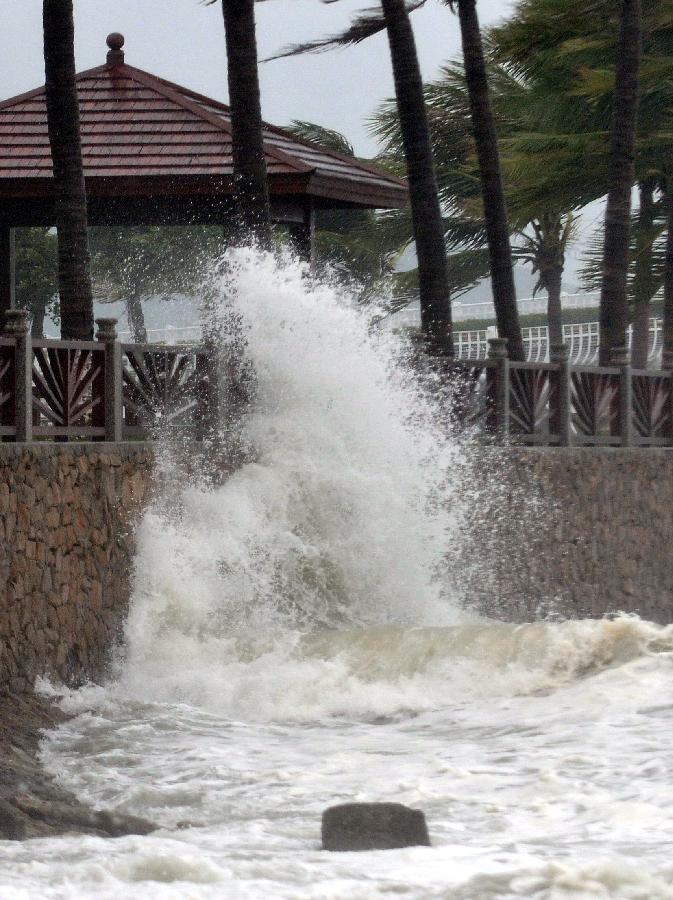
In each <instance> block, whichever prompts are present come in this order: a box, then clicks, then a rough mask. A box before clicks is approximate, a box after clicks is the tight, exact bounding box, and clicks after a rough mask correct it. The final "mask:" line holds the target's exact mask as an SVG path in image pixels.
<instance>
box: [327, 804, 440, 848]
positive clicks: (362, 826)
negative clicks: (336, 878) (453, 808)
mask: <svg viewBox="0 0 673 900" xmlns="http://www.w3.org/2000/svg"><path fill="white" fill-rule="evenodd" d="M322 846H323V850H392V849H395V848H399V847H415V846H424V847H429V846H430V837H429V835H428V828H427V825H426V822H425V816H424V815H423V813H422V812H421V811H420V809H410V808H409V807H408V806H403V805H402V804H401V803H343V804H340V805H339V806H331V807H330V808H329V809H326V810H325V812H324V813H323V814H322Z"/></svg>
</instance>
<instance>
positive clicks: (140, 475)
mask: <svg viewBox="0 0 673 900" xmlns="http://www.w3.org/2000/svg"><path fill="white" fill-rule="evenodd" d="M151 471H152V451H151V448H150V447H149V445H147V444H114V445H113V444H104V443H96V444H88V443H87V444H85V443H81V444H75V443H73V444H54V443H47V442H34V443H32V444H0V590H1V594H0V597H1V598H2V600H1V602H0V692H2V691H4V692H6V691H10V692H12V693H19V692H21V691H23V690H26V689H27V688H28V687H29V686H30V685H31V684H32V682H33V681H34V678H35V676H37V675H53V676H55V677H56V678H58V679H61V680H63V681H64V682H67V683H70V684H76V683H78V682H80V681H82V680H84V679H88V678H93V679H95V678H98V677H100V676H101V674H102V673H103V671H104V669H105V666H106V664H107V662H108V660H109V657H110V651H111V648H112V647H113V645H114V643H115V640H116V638H117V636H118V634H119V628H120V624H121V622H122V620H123V617H124V615H125V612H126V609H127V604H128V595H129V576H130V572H131V568H132V563H133V526H134V524H135V523H136V521H137V520H138V517H139V513H140V511H141V509H142V505H143V502H144V500H145V497H146V494H147V489H148V486H149V483H150V478H151Z"/></svg>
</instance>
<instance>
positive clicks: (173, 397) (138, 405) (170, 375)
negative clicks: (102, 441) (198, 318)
mask: <svg viewBox="0 0 673 900" xmlns="http://www.w3.org/2000/svg"><path fill="white" fill-rule="evenodd" d="M210 387H211V385H210V379H209V369H208V366H207V359H206V357H205V355H204V354H203V353H198V352H197V351H194V350H192V349H190V348H180V347H176V348H165V347H157V348H156V349H151V350H150V349H148V348H147V347H144V348H139V347H137V346H128V345H124V346H122V399H123V409H124V431H125V432H126V433H127V434H128V435H133V434H140V433H144V432H147V431H151V430H157V429H158V430H164V429H187V428H191V427H193V426H194V425H195V424H197V419H198V417H199V415H200V411H201V406H202V402H203V399H204V393H206V392H207V391H209V390H210Z"/></svg>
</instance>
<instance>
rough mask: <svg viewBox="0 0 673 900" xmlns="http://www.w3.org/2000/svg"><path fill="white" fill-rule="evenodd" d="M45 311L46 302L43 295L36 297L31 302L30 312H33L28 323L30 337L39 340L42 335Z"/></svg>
mask: <svg viewBox="0 0 673 900" xmlns="http://www.w3.org/2000/svg"><path fill="white" fill-rule="evenodd" d="M46 311H47V302H46V300H45V299H44V298H43V297H38V298H37V299H36V300H35V301H34V302H33V304H32V307H31V312H32V314H33V317H32V320H31V323H30V335H31V337H33V338H35V339H36V340H39V339H40V338H42V337H44V318H45V314H46Z"/></svg>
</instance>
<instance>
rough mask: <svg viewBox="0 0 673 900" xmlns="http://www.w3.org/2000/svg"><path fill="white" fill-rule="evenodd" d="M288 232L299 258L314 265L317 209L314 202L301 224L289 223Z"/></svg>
mask: <svg viewBox="0 0 673 900" xmlns="http://www.w3.org/2000/svg"><path fill="white" fill-rule="evenodd" d="M288 232H289V235H290V241H291V243H292V246H293V248H294V251H295V253H296V254H297V256H298V257H299V259H301V260H302V261H303V262H307V263H309V264H310V265H311V267H313V263H314V261H315V210H314V208H313V204H312V203H311V204H310V206H309V207H308V208H307V209H306V211H305V213H304V221H303V222H302V223H301V224H296V225H289V226H288Z"/></svg>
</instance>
